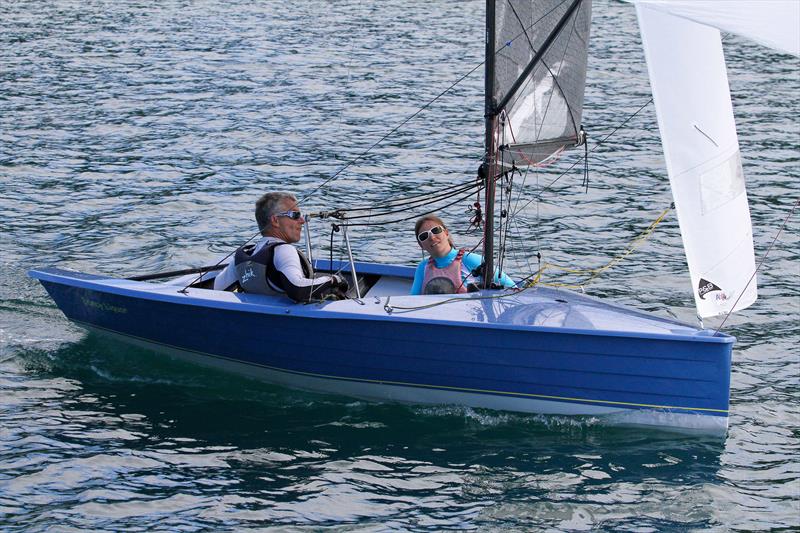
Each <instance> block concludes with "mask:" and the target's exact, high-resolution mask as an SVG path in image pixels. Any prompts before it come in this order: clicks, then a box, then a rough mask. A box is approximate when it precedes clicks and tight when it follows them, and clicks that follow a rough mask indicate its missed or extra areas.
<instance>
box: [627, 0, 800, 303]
mask: <svg viewBox="0 0 800 533" xmlns="http://www.w3.org/2000/svg"><path fill="white" fill-rule="evenodd" d="M634 1H635V3H636V10H637V15H638V18H639V26H640V30H641V34H642V42H643V45H644V50H645V56H646V58H647V66H648V71H649V73H650V85H651V87H652V90H653V99H654V101H655V107H656V114H657V116H658V123H659V128H660V131H661V140H662V144H663V148H664V157H665V159H666V162H667V172H668V174H669V179H670V185H671V187H672V194H673V197H674V199H675V209H676V212H677V214H678V221H679V224H680V227H681V235H682V238H683V244H684V247H685V250H686V259H687V263H688V265H689V272H690V275H691V279H692V286H693V288H694V297H695V303H696V305H697V311H698V314H699V316H701V317H711V316H717V315H722V314H726V313H729V312H732V311H738V310H741V309H744V308H746V307H747V306H749V305H750V304H752V303H753V302H754V301H755V300H756V296H757V290H756V280H755V277H754V274H755V268H756V267H755V255H754V252H753V236H752V227H751V223H750V211H749V208H748V203H747V194H746V192H745V185H744V175H743V172H742V164H741V157H740V155H739V141H738V137H737V134H736V124H735V122H734V118H733V107H732V105H731V98H730V90H729V87H728V77H727V72H726V69H725V59H724V56H723V52H722V43H721V39H720V32H719V29H724V30H725V31H730V32H733V33H736V34H739V35H742V36H745V37H748V38H751V39H753V40H756V41H757V42H760V43H762V44H767V45H770V46H772V47H774V48H777V49H778V50H781V51H786V52H791V53H794V54H796V55H797V54H798V53H800V2H797V1H796V0H795V1H791V2H780V1H761V2H748V1H736V2H731V1H726V0H714V1H703V0H696V1H691V2H688V1H669V0H664V1H657V0H634ZM734 305H735V308H734Z"/></svg>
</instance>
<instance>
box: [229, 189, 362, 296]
mask: <svg viewBox="0 0 800 533" xmlns="http://www.w3.org/2000/svg"><path fill="white" fill-rule="evenodd" d="M255 214H256V222H257V223H258V229H259V231H260V232H261V235H262V238H261V239H260V240H259V241H258V242H257V243H256V244H255V246H252V245H251V246H243V247H241V248H239V249H238V250H236V253H235V254H234V259H233V261H231V263H230V264H229V265H228V266H227V267H226V268H225V269H224V270H223V271H222V272H220V274H219V275H218V276H217V277H216V279H215V280H214V289H217V290H232V289H234V288H236V285H237V284H238V286H239V288H241V290H243V291H244V292H251V293H259V294H286V296H288V297H289V298H291V299H292V300H294V301H296V302H307V301H309V300H323V299H341V298H344V297H345V293H346V292H347V282H346V281H345V280H343V279H342V278H340V277H339V276H337V275H323V276H316V275H315V274H314V270H313V268H312V266H311V262H310V261H309V260H308V258H306V256H305V255H303V254H302V253H301V252H300V250H298V249H297V248H295V247H294V246H292V244H293V243H296V242H298V241H299V240H300V236H301V233H302V229H303V224H305V218H304V217H303V214H302V213H301V212H300V209H299V208H298V206H297V198H295V197H294V196H293V195H292V194H289V193H286V192H269V193H267V194H265V195H263V196H262V197H261V198H259V199H258V201H257V202H256V213H255Z"/></svg>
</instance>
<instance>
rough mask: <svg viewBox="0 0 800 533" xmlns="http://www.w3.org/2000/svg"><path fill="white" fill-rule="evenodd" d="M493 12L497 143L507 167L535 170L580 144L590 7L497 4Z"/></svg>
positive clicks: (575, 0)
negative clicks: (548, 159)
mask: <svg viewBox="0 0 800 533" xmlns="http://www.w3.org/2000/svg"><path fill="white" fill-rule="evenodd" d="M495 13H496V14H495V39H494V50H495V54H494V60H495V68H494V84H493V87H494V91H493V95H492V96H493V98H494V102H495V114H497V115H499V116H500V124H502V128H501V129H499V130H498V138H497V139H496V141H497V144H498V145H499V146H502V147H503V155H502V161H503V163H505V164H506V165H509V164H511V163H512V162H513V163H514V164H516V165H517V166H526V165H529V164H535V163H538V162H540V161H542V160H543V159H546V158H548V157H550V156H551V155H552V154H554V153H556V152H559V151H560V150H562V149H564V148H565V147H568V146H573V145H576V144H580V142H581V134H580V132H581V114H582V112H583V92H584V85H585V82H586V58H587V50H588V42H589V27H590V25H591V1H590V0H499V1H497V2H495ZM503 112H504V113H503Z"/></svg>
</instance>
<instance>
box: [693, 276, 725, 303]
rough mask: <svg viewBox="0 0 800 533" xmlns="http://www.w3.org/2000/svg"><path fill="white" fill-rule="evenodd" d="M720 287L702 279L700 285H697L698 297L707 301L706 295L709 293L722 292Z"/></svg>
mask: <svg viewBox="0 0 800 533" xmlns="http://www.w3.org/2000/svg"><path fill="white" fill-rule="evenodd" d="M721 290H722V289H720V288H719V287H717V286H716V285H714V284H713V283H711V282H710V281H708V280H706V279H703V278H700V283H698V284H697V295H698V296H700V299H701V300H705V299H706V294H708V293H709V292H714V291H721Z"/></svg>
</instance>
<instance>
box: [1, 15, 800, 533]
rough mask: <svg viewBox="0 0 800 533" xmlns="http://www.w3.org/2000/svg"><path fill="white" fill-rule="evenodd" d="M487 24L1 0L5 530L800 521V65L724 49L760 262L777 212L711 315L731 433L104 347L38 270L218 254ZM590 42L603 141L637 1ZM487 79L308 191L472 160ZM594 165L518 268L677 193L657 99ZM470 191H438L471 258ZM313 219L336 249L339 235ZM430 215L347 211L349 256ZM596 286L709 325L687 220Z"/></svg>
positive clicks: (386, 193) (619, 111)
mask: <svg viewBox="0 0 800 533" xmlns="http://www.w3.org/2000/svg"><path fill="white" fill-rule="evenodd" d="M482 18H483V3H482V2H478V1H469V2H460V3H452V2H435V1H434V2H430V1H428V2H416V1H413V2H405V1H403V2H401V1H397V0H389V1H382V2H354V1H344V2H330V3H322V2H310V1H301V2H295V3H290V4H287V3H284V2H258V3H253V2H240V1H233V2H210V1H197V2H185V1H172V0H167V1H165V2H159V3H156V4H153V3H145V2H135V1H126V2H112V3H108V2H96V1H88V2H70V1H63V2H46V1H30V2H3V3H0V43H2V46H0V65H2V67H1V68H0V213H2V217H0V235H1V236H2V239H0V261H2V269H0V295H2V303H0V529H2V530H4V531H79V530H80V531H87V530H88V531H162V530H163V531H234V530H249V529H252V530H279V531H286V530H293V531H301V530H313V531H318V530H322V529H333V530H347V531H351V530H352V531H361V530H366V531H382V530H391V529H397V530H448V529H450V530H481V531H484V530H486V531H493V530H494V531H501V530H502V531H506V530H509V531H534V530H553V531H556V530H558V531H579V530H587V529H592V528H595V529H599V530H615V531H616V530H630V531H665V530H666V531H668V530H674V531H685V530H709V529H710V530H719V531H725V530H739V531H752V530H766V529H795V528H800V504H798V500H799V495H798V493H799V492H800V480H799V478H800V471H799V470H798V458H799V457H800V452H799V451H798V450H799V449H800V448H799V447H798V440H799V437H800V424H799V423H798V407H797V406H798V374H800V354H799V353H798V348H797V346H798V345H800V324H798V317H799V316H800V292H799V290H798V288H797V287H798V281H799V280H798V274H799V273H800V272H799V268H798V265H800V262H798V259H799V257H798V253H799V252H798V250H800V246H798V241H799V240H800V239H798V234H799V233H800V232H799V230H800V223H799V222H798V216H797V215H795V216H793V217H790V216H789V213H790V211H791V208H792V206H793V205H794V203H795V202H796V201H797V180H798V177H800V164H799V163H798V160H799V159H800V152H799V151H798V140H799V139H800V128H799V127H798V124H799V123H800V121H799V120H798V119H799V118H800V79H799V75H798V72H799V71H800V65H798V60H797V59H794V58H789V57H786V56H782V55H780V54H775V53H773V52H771V51H769V50H766V49H763V48H760V47H758V46H757V45H752V44H750V43H747V42H745V41H743V40H740V39H738V38H735V37H730V36H726V37H725V40H724V42H725V52H726V58H727V62H728V71H729V76H730V84H731V89H732V94H733V99H734V101H733V104H734V111H735V114H736V119H737V125H738V129H739V137H740V143H741V146H742V154H743V159H744V170H745V174H746V179H747V188H748V194H749V198H750V204H751V210H752V217H753V228H754V239H755V245H756V253H757V256H758V258H759V259H761V258H763V257H764V255H765V254H766V252H767V250H768V248H769V247H770V246H771V245H772V243H773V240H774V239H775V237H776V235H777V234H778V230H779V229H780V228H781V226H782V224H784V221H785V222H786V223H785V227H784V228H783V232H782V233H781V234H780V236H779V237H778V238H777V239H776V240H775V242H774V246H772V248H771V250H770V252H769V254H768V255H767V256H766V259H764V262H763V265H762V267H761V270H760V272H759V279H758V281H759V291H760V299H759V300H758V302H757V303H756V304H755V305H753V306H752V307H751V308H749V309H748V310H746V311H744V312H742V313H740V314H738V315H736V316H733V317H731V318H730V319H728V321H727V322H726V323H725V325H724V331H726V332H728V333H730V334H733V335H735V336H736V337H737V338H738V343H737V345H736V348H735V352H734V364H733V375H732V382H731V393H732V402H731V403H732V405H731V417H730V430H729V431H728V434H727V435H726V436H725V437H724V438H714V439H708V438H698V437H696V436H687V435H679V434H672V433H666V432H660V431H656V430H644V429H624V428H612V427H608V426H606V425H604V424H603V423H602V421H599V420H595V419H591V418H589V419H586V418H583V419H571V418H560V417H545V416H526V415H519V414H510V413H497V412H488V411H481V410H472V409H466V408H457V407H447V406H444V407H419V406H417V407H411V406H402V405H394V404H380V403H369V402H362V401H355V400H352V399H348V398H344V397H338V396H324V395H316V394H310V393H302V392H296V391H291V390H286V389H283V388H279V387H273V386H269V385H265V384H260V383H257V382H252V381H249V380H246V379H242V378H238V377H234V376H229V375H227V374H224V373H219V372H217V371H212V370H207V369H204V368H201V367H196V366H192V365H188V364H184V363H180V362H176V361H173V360H170V359H168V358H165V357H163V356H160V355H158V354H154V353H150V352H147V351H142V350H138V349H133V348H130V347H127V346H124V345H121V344H118V343H116V342H112V341H110V340H106V339H103V338H99V337H95V336H92V335H88V334H86V333H85V332H84V331H83V330H81V329H80V328H78V327H76V326H73V325H71V324H70V323H68V322H67V321H66V319H64V317H63V316H62V315H61V314H60V312H59V311H58V310H57V309H56V308H55V307H54V305H53V304H52V302H51V301H50V300H49V299H48V297H47V296H46V294H45V292H44V291H43V290H42V288H41V287H40V286H39V285H38V284H37V283H35V282H33V281H32V280H30V279H28V278H27V276H26V271H27V270H28V269H30V268H33V267H37V266H42V265H50V264H58V265H62V266H66V267H70V268H74V269H78V270H84V271H89V272H100V273H106V274H112V275H120V276H123V275H133V274H139V273H149V272H154V271H159V270H169V269H176V268H184V267H188V266H196V265H200V264H207V263H210V262H211V263H213V262H215V261H217V260H218V259H220V258H221V257H223V256H224V255H225V254H226V253H227V252H228V251H229V250H231V249H232V248H233V247H235V246H236V245H237V244H238V243H240V242H242V241H244V240H246V239H247V238H248V237H249V236H250V235H252V233H253V231H254V227H253V225H254V223H253V221H252V214H251V213H252V202H253V200H254V198H255V197H256V196H257V195H259V194H261V193H262V192H264V191H266V190H270V189H274V188H281V189H289V190H293V191H295V192H297V193H298V194H299V195H301V196H302V195H304V194H306V193H308V192H310V191H311V190H312V189H313V188H314V187H316V186H318V185H319V184H320V183H322V182H323V181H324V180H326V179H327V178H329V177H330V176H332V175H333V174H334V173H335V172H336V171H337V170H339V169H340V168H341V167H342V166H343V165H344V164H345V163H347V162H348V161H350V160H352V159H353V158H354V157H356V156H357V155H359V154H361V153H362V152H363V151H364V150H365V149H366V148H367V147H369V146H370V145H372V144H373V143H374V142H375V141H376V140H377V139H379V138H380V137H381V136H382V135H383V134H385V133H386V132H387V131H389V130H390V129H391V128H393V127H394V126H396V125H397V124H399V123H400V122H402V121H403V120H404V119H405V118H406V117H408V116H410V115H411V114H412V113H414V112H415V111H416V110H417V109H418V108H419V107H421V106H422V105H424V104H425V103H426V102H428V101H429V100H431V99H432V98H433V97H434V96H435V95H437V94H439V93H440V92H441V91H442V90H444V89H445V88H446V87H448V86H449V85H450V84H451V83H452V82H453V81H455V80H456V79H458V78H459V77H460V76H461V75H463V74H465V73H466V72H468V71H469V70H470V69H472V68H473V67H475V66H476V65H478V64H479V63H480V62H481V61H482V55H483V44H482V40H483V36H482V32H483V29H482V25H483V22H482ZM590 53H591V57H590V65H589V67H590V72H589V82H588V85H587V92H586V108H585V113H584V124H585V126H586V128H587V130H588V132H589V135H590V143H594V145H596V144H597V143H598V141H599V140H601V139H603V138H605V136H606V135H608V134H609V133H611V132H612V131H613V130H614V128H615V127H616V126H617V125H619V124H620V123H622V122H623V121H624V120H625V119H626V118H628V117H629V116H630V115H632V114H633V113H634V112H636V110H637V109H639V108H640V107H641V106H643V105H645V104H646V103H647V101H648V100H649V99H650V89H649V85H648V81H647V70H646V65H645V64H644V58H643V53H642V50H641V43H640V38H639V35H638V29H637V26H636V20H635V14H634V12H633V8H632V7H631V6H629V5H627V4H624V3H617V2H602V1H600V2H595V8H594V26H593V30H592V40H591V52H590ZM482 87H483V85H482V76H481V69H478V71H477V75H474V76H471V77H469V78H467V79H466V80H465V81H464V82H463V83H461V84H459V85H458V86H457V87H456V88H455V89H454V90H453V91H451V92H450V93H448V94H447V95H445V96H444V97H442V98H441V99H439V100H438V101H437V102H436V103H435V104H434V105H432V106H431V108H430V109H429V110H428V111H426V112H425V113H423V114H422V115H421V116H420V117H419V118H417V119H414V120H412V121H411V122H410V123H409V124H407V125H406V126H405V127H403V128H401V129H400V131H399V132H398V133H397V134H396V135H394V136H392V137H390V138H389V139H387V140H386V141H385V142H383V143H382V144H380V145H379V146H378V147H377V148H375V149H374V150H372V151H371V152H369V154H368V155H367V156H365V157H364V158H362V159H361V160H360V161H359V162H358V163H357V164H355V165H353V166H352V167H351V168H349V169H348V170H347V171H346V172H344V173H343V174H342V175H341V176H340V177H339V178H338V179H336V180H335V181H333V182H331V183H330V184H329V185H328V186H326V187H325V188H323V189H322V190H320V191H319V192H318V193H316V194H314V195H313V196H312V197H311V198H309V199H308V200H307V201H306V202H305V205H304V208H305V209H307V210H309V211H314V210H318V209H331V208H335V207H348V206H352V205H356V204H357V205H364V204H365V203H367V204H370V203H378V202H381V201H386V200H387V199H392V198H396V197H398V196H401V195H404V194H414V193H418V192H425V191H432V190H437V189H441V188H444V187H452V186H455V185H457V184H460V183H464V182H465V181H466V180H469V179H472V177H473V176H474V173H475V170H476V168H477V165H478V162H479V159H480V155H481V149H482V146H481V145H482V105H483V104H482V99H481V98H482ZM594 145H593V144H590V147H591V146H594ZM580 156H581V154H580V153H569V154H565V155H564V157H563V158H562V160H561V161H559V162H558V163H555V164H554V165H552V166H551V167H548V168H543V169H540V170H539V171H537V172H530V173H528V174H527V175H526V176H525V178H524V181H525V183H524V185H523V184H522V183H521V181H522V180H521V179H518V180H517V182H516V183H515V188H514V190H513V191H512V194H513V195H515V196H514V198H515V199H516V198H517V196H516V195H517V194H519V195H520V196H519V198H520V202H521V203H520V204H519V205H524V204H525V203H526V202H529V201H531V200H533V199H535V198H536V197H537V195H539V194H540V193H541V198H540V200H539V201H533V202H531V203H530V204H529V205H527V206H526V207H525V208H524V209H523V210H522V211H521V212H520V213H519V215H518V216H517V219H516V223H514V224H513V225H512V226H511V227H510V232H509V250H510V253H509V257H508V259H507V263H506V269H507V270H509V271H510V272H511V273H512V274H513V275H516V276H518V277H521V276H524V275H526V274H528V273H530V272H531V271H533V270H535V269H536V268H537V266H538V261H537V259H536V254H537V252H541V254H542V256H543V258H544V260H547V261H551V262H556V263H560V264H564V265H568V266H573V267H583V268H585V267H596V266H599V265H602V264H604V263H605V262H607V261H609V260H610V259H611V258H613V257H614V256H615V255H617V254H619V253H621V252H622V251H623V250H624V249H625V246H626V245H627V244H628V243H629V242H630V241H631V240H632V239H634V238H635V237H636V236H637V235H639V234H640V233H641V232H642V231H643V230H644V229H645V228H646V227H647V226H648V225H649V224H650V223H651V222H652V221H653V220H654V219H655V218H656V217H657V216H658V214H659V213H660V212H661V211H662V210H663V209H664V208H666V207H667V206H668V205H669V203H670V201H671V199H670V193H669V188H668V182H667V179H666V172H665V170H664V164H663V158H662V153H661V147H660V142H659V138H658V128H657V125H656V122H655V116H654V111H653V108H652V105H649V106H645V107H644V109H643V110H642V111H641V112H639V113H638V114H636V115H635V116H634V118H633V119H631V120H630V121H629V122H628V124H627V125H626V127H625V128H623V129H621V130H620V131H618V132H616V133H615V134H614V135H612V136H611V137H610V138H609V139H608V140H607V141H606V142H605V143H604V144H603V145H602V146H600V147H598V148H597V149H596V150H595V151H593V152H592V154H591V156H590V176H589V188H588V191H587V190H586V189H584V187H583V186H582V182H583V175H582V172H581V171H580V169H581V168H582V164H581V163H580ZM575 163H577V165H576V168H575V169H573V170H571V171H568V172H566V173H565V174H563V176H562V173H564V172H565V171H566V170H567V168H568V167H569V166H570V165H573V164H575ZM545 189H546V190H545ZM472 201H473V200H472V199H470V200H469V201H465V202H464V203H463V205H461V204H459V205H456V206H452V207H451V208H448V209H445V210H444V215H446V217H447V219H448V220H449V221H450V222H451V225H452V227H453V231H454V234H455V235H456V237H457V239H458V240H459V244H463V245H467V246H473V245H475V244H477V242H478V239H479V238H478V236H477V235H476V234H475V233H472V232H469V231H468V226H469V216H470V214H469V213H467V208H468V207H469V204H471V202H472ZM312 229H313V233H314V238H313V241H314V245H315V250H317V251H318V253H321V254H328V253H329V250H328V243H329V239H330V227H329V226H326V225H325V224H322V223H320V222H315V223H314V224H312ZM411 233H412V232H411V229H410V227H409V225H408V223H405V224H397V225H393V226H384V227H373V228H368V229H360V230H357V231H355V232H354V235H353V237H354V252H355V254H356V256H357V257H358V258H359V259H362V260H379V261H390V262H395V263H401V264H414V263H415V262H416V261H418V260H419V251H418V249H417V247H416V245H415V243H414V242H413V235H412V234H411ZM335 237H336V239H337V242H336V243H335V253H336V254H340V253H341V245H340V239H341V238H340V236H338V235H336V236H335ZM559 279H560V278H558V277H556V276H555V274H554V273H548V274H547V276H546V281H559ZM585 290H586V291H587V293H589V294H592V295H596V296H600V297H604V298H609V299H611V300H614V301H617V302H621V303H624V304H627V305H631V306H634V307H637V308H640V309H644V310H647V311H651V312H654V313H657V314H662V315H663V316H673V315H674V316H678V317H679V318H681V319H683V320H686V321H694V317H693V304H692V301H691V296H690V292H689V279H688V275H687V274H686V272H685V260H684V257H683V252H682V249H681V246H680V235H679V232H678V227H677V222H676V220H675V217H674V213H672V214H670V215H669V216H668V217H667V219H666V220H665V221H664V222H663V223H662V224H661V225H659V227H658V229H657V231H656V233H655V234H654V235H653V236H652V237H651V238H650V239H649V240H648V241H647V242H646V243H645V244H644V245H643V246H641V247H639V248H638V249H637V251H636V253H635V254H633V255H631V256H629V257H628V258H626V259H625V260H624V261H622V262H621V263H619V264H618V265H617V266H615V267H614V268H613V269H611V270H610V271H608V272H606V273H605V274H604V275H603V276H601V277H600V278H599V279H597V280H596V281H594V282H592V283H591V284H589V285H587V286H586V287H585ZM707 325H709V326H711V327H715V326H718V325H719V321H718V322H716V323H713V324H707ZM239 333H240V332H237V331H231V332H230V334H231V336H235V335H237V334H239ZM310 333H311V332H310Z"/></svg>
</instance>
